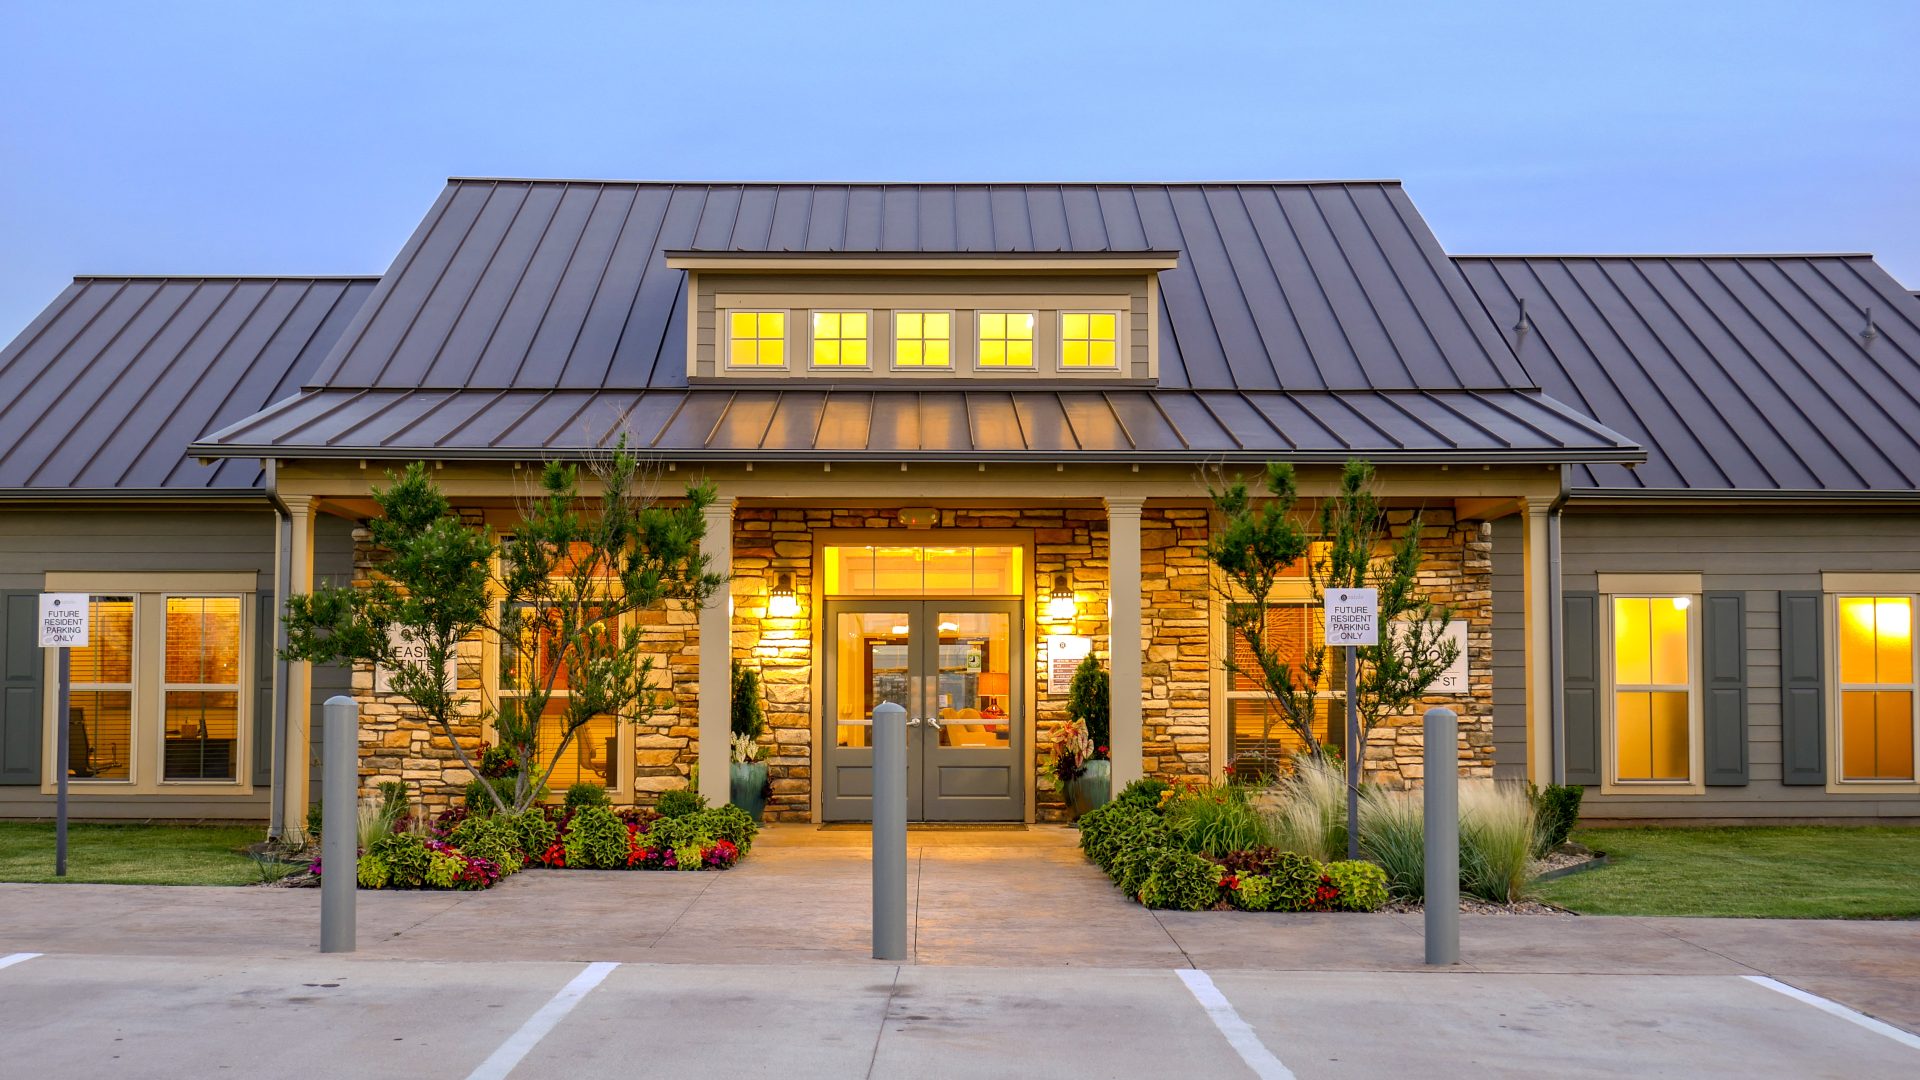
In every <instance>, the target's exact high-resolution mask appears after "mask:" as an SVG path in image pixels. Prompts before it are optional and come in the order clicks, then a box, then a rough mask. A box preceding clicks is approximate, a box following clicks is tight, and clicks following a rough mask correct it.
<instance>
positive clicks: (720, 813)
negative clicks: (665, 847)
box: [648, 803, 760, 855]
mask: <svg viewBox="0 0 1920 1080" xmlns="http://www.w3.org/2000/svg"><path fill="white" fill-rule="evenodd" d="M692 816H693V817H695V818H697V819H698V820H699V822H700V824H701V826H702V827H703V828H705V829H706V831H707V832H709V833H711V834H712V836H713V838H714V839H715V840H725V841H727V842H729V843H731V844H732V845H733V846H734V847H736V848H739V849H740V854H742V855H745V854H746V853H747V852H748V851H749V850H751V849H752V848H753V838H754V837H755V836H758V835H759V834H760V826H759V825H758V824H756V823H755V822H754V820H753V815H752V814H749V813H747V812H746V811H745V810H742V809H740V808H739V807H737V806H735V805H733V804H732V803H728V804H727V805H725V806H715V807H712V808H711V809H707V810H702V811H700V812H699V813H698V814H695V815H692ZM648 846H652V845H648Z"/></svg>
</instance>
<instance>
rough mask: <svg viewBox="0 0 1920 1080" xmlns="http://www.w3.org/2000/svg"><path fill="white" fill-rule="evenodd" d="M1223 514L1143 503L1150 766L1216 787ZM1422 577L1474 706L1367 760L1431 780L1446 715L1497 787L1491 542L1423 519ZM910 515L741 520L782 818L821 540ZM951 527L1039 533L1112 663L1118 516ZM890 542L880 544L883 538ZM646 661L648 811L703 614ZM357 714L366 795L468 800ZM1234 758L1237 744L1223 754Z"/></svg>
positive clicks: (1397, 732)
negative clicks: (650, 695) (1110, 556)
mask: <svg viewBox="0 0 1920 1080" xmlns="http://www.w3.org/2000/svg"><path fill="white" fill-rule="evenodd" d="M1209 515H1210V511H1208V510H1206V509H1204V508H1200V507H1161V506H1151V505H1150V506H1148V507H1147V508H1146V509H1145V511H1144V512H1143V514H1142V518H1141V537H1140V547H1141V551H1140V557H1141V578H1142V581H1141V587H1142V593H1143V595H1142V604H1141V624H1142V625H1141V633H1142V638H1143V642H1144V645H1145V649H1146V655H1145V657H1144V664H1143V669H1142V674H1143V678H1144V683H1145V686H1144V690H1145V697H1144V700H1143V702H1142V709H1141V713H1142V725H1143V735H1144V744H1145V745H1144V753H1143V758H1144V760H1143V765H1144V768H1145V771H1146V772H1147V773H1148V774H1149V775H1153V776H1159V777H1161V778H1163V779H1169V780H1172V779H1176V778H1179V777H1183V776H1189V777H1208V776H1211V775H1212V773H1213V769H1214V755H1215V751H1214V747H1213V745H1212V732H1213V716H1212V700H1213V695H1214V692H1215V688H1216V686H1217V673H1216V671H1215V668H1216V666H1217V664H1218V655H1219V651H1218V649H1217V648H1216V642H1217V641H1218V640H1219V635H1221V634H1222V633H1223V631H1222V630H1221V628H1220V625H1219V622H1218V619H1217V615H1218V613H1217V612H1216V611H1215V610H1214V607H1215V605H1214V603H1213V598H1212V595H1211V590H1210V586H1209V576H1210V571H1209V566H1208V562H1207V555H1206V543H1207V538H1208V535H1209V531H1210V517H1209ZM1412 517H1413V512H1412V511H1407V510H1396V511H1391V512H1390V514H1389V522H1390V524H1391V526H1392V528H1393V530H1394V532H1395V535H1400V534H1401V533H1403V532H1404V530H1405V528H1406V526H1407V524H1408V523H1409V522H1410V521H1411V520H1412ZM1423 521H1424V524H1425V529H1426V533H1425V536H1424V538H1423V540H1422V548H1423V551H1424V558H1423V560H1422V563H1421V568H1420V582H1421V587H1422V588H1423V589H1426V590H1428V591H1429V592H1430V593H1431V595H1433V597H1434V598H1435V599H1436V600H1437V601H1439V602H1441V603H1443V604H1448V605H1450V606H1452V607H1453V608H1454V609H1455V617H1456V618H1463V619H1467V620H1469V631H1468V644H1469V650H1468V651H1469V667H1470V671H1471V679H1470V684H1469V689H1470V693H1469V694H1466V695H1458V696H1436V697H1432V698H1429V699H1428V700H1426V701H1424V702H1423V703H1422V704H1421V705H1420V706H1419V707H1418V708H1416V709H1415V710H1414V711H1413V712H1412V713H1411V714H1409V715H1407V716H1404V717H1401V718H1398V719H1397V720H1396V721H1394V722H1393V723H1392V724H1391V725H1390V726H1389V728H1388V729H1387V730H1385V731H1381V732H1376V733H1375V737H1374V739H1373V742H1372V744H1371V745H1370V746H1369V749H1368V756H1367V761H1368V770H1369V777H1370V778H1371V779H1373V780H1374V781H1376V782H1380V783H1387V784H1404V783H1407V782H1410V781H1415V780H1418V779H1419V777H1420V775H1421V749H1420V725H1419V717H1420V714H1421V712H1423V711H1424V709H1425V708H1426V707H1427V706H1428V705H1446V706H1448V707H1450V708H1453V709H1455V710H1456V711H1458V712H1459V714H1460V727H1461V741H1462V747H1461V766H1462V772H1463V773H1464V774H1466V775H1471V776H1487V775H1491V773H1492V766H1493V678H1492V655H1493V650H1492V533H1491V528H1490V527H1489V526H1488V525H1487V524H1486V523H1484V522H1474V521H1469V522H1455V521H1454V519H1453V515H1452V514H1451V512H1449V511H1428V512H1426V513H1425V515H1424V516H1423ZM902 528H903V526H902V525H901V524H900V523H899V511H898V509H897V508H852V509H847V508H842V509H827V508H823V509H808V508H770V507H754V506H745V507H741V508H739V509H738V510H736V511H735V519H734V563H733V568H732V571H733V575H734V578H733V584H732V590H733V595H734V619H733V640H732V642H731V647H732V650H733V655H734V657H735V658H736V659H738V660H741V661H743V662H747V663H751V664H756V665H758V666H759V668H760V670H761V673H762V676H763V679H764V682H765V688H766V697H767V719H768V735H767V738H766V742H767V744H768V745H769V748H770V752H769V754H768V756H767V759H766V760H767V762H768V764H769V770H768V771H769V773H770V776H771V781H772V787H773V796H772V798H771V799H770V800H769V802H768V805H767V815H768V819H769V820H775V821H807V820H810V818H811V815H812V793H813V788H812V785H813V780H814V751H815V747H814V710H815V705H816V703H815V702H814V700H813V664H814V659H815V658H814V655H813V652H814V649H813V639H814V629H815V628H814V624H813V617H814V610H813V599H812V597H813V575H814V566H813V550H814V548H813V533H814V531H815V530H818V529H833V530H872V531H874V532H875V533H876V534H878V533H881V532H884V531H889V530H900V529H902ZM939 528H940V529H942V530H951V534H952V537H953V541H954V542H955V543H960V542H964V541H965V533H966V531H967V530H969V529H1018V530H1031V531H1032V534H1033V539H1034V548H1033V565H1032V567H1031V574H1032V578H1033V586H1032V589H1033V594H1034V596H1035V597H1036V598H1037V599H1038V606H1039V607H1042V608H1043V607H1044V603H1045V598H1046V596H1047V594H1048V592H1049V591H1050V590H1051V588H1052V583H1053V575H1054V574H1056V573H1066V574H1067V575H1068V576H1069V580H1070V581H1071V582H1072V585H1073V590H1074V595H1075V598H1076V600H1077V601H1078V604H1079V613H1078V616H1077V617H1076V619H1075V621H1074V625H1073V627H1072V632H1073V633H1075V634H1080V635H1086V636H1090V637H1092V638H1093V639H1094V643H1095V655H1096V656H1097V657H1099V658H1100V659H1101V661H1102V662H1105V661H1106V660H1107V652H1106V631H1107V626H1106V596H1107V519H1106V512H1105V511H1104V510H1102V509H1097V508H1088V509H1080V508H1069V507H1049V508H1037V509H1031V508H1030V509H994V508H981V509H955V510H943V511H941V517H940V524H939ZM878 539H880V537H879V536H878V535H876V540H878ZM354 542H355V552H354V580H355V581H356V582H365V581H366V580H368V574H369V572H370V570H371V568H372V559H373V551H372V547H371V544H370V543H369V540H368V534H367V532H366V531H365V530H364V529H361V530H356V531H355V533H354ZM783 572H784V573H791V574H792V575H793V585H794V591H795V592H796V594H798V595H799V597H800V598H801V610H800V613H799V615H798V616H796V617H795V618H791V619H773V618H770V617H768V616H767V614H766V595H767V590H768V589H769V588H770V587H771V586H772V584H773V582H774V580H775V578H776V575H778V574H780V573H783ZM1041 615H1042V612H1041V611H1040V610H1031V611H1029V613H1028V625H1029V627H1030V631H1029V638H1030V644H1029V648H1030V650H1031V655H1032V664H1033V672H1034V678H1035V682H1036V691H1037V693H1036V701H1035V702H1034V707H1033V716H1034V726H1033V730H1032V731H1031V732H1030V734H1029V737H1030V739H1031V742H1030V744H1029V746H1028V751H1029V758H1030V763H1031V769H1032V772H1031V775H1032V776H1033V778H1034V784H1033V786H1032V787H1031V788H1030V789H1029V790H1030V793H1031V797H1032V798H1033V799H1034V800H1035V816H1036V818H1037V819H1039V820H1043V821H1045V820H1058V819H1060V818H1062V817H1063V816H1064V813H1063V808H1062V805H1061V802H1060V798H1059V796H1058V794H1057V793H1055V792H1054V791H1052V790H1051V788H1050V786H1048V784H1047V782H1046V781H1045V780H1044V779H1042V777H1043V776H1044V772H1045V759H1046V752H1047V745H1048V740H1049V739H1050V738H1051V734H1052V732H1053V731H1054V729H1055V728H1057V726H1058V725H1059V724H1060V722H1061V721H1062V720H1063V719H1064V718H1065V705H1066V701H1065V696H1064V695H1059V696H1055V695H1052V694H1049V693H1048V692H1047V687H1046V671H1045V638H1046V633H1047V631H1048V630H1049V629H1052V627H1050V626H1049V624H1048V623H1047V622H1046V621H1045V620H1044V619H1043V618H1042V617H1041ZM639 621H640V624H641V625H642V626H644V627H646V629H647V634H648V637H649V646H648V651H649V652H652V653H654V654H655V655H656V656H658V657H659V658H660V660H661V661H662V662H663V663H664V664H665V666H666V668H667V670H668V671H669V672H670V674H671V679H672V693H673V696H674V704H673V705H672V706H671V707H669V708H667V709H665V710H663V711H662V712H660V713H659V714H658V715H657V716H656V717H655V719H654V722H653V723H650V724H647V725H644V726H642V727H640V728H639V729H638V730H635V732H634V773H635V776H634V781H633V785H632V788H631V790H632V799H633V801H636V802H641V803H646V802H650V801H652V798H653V797H654V796H655V795H657V794H658V793H659V792H660V791H663V790H667V789H670V788H678V787H683V786H685V785H686V784H687V783H688V780H689V777H690V774H691V772H692V766H693V764H694V763H695V761H697V760H698V747H697V738H698V699H699V689H700V687H699V648H700V643H699V641H698V634H697V632H696V625H695V624H696V621H697V620H696V615H695V613H694V612H692V611H689V610H680V609H673V610H656V611H651V612H646V613H643V615H642V616H641V618H640V620H639ZM459 674H460V689H461V690H462V691H463V692H465V693H467V694H468V695H470V697H471V699H472V700H474V701H478V700H479V696H480V692H481V678H482V652H481V647H480V643H479V642H478V641H477V640H476V641H471V642H468V643H467V644H466V646H465V647H464V648H463V649H462V654H461V661H460V671H459ZM353 685H354V693H355V696H356V697H357V698H358V699H359V700H360V703H361V731H360V744H361V771H362V784H363V787H364V788H366V789H369V790H371V789H372V788H373V787H374V786H375V785H377V784H378V783H380V782H381V781H383V780H405V781H407V782H408V783H409V784H410V786H412V787H413V788H414V790H415V791H416V793H417V797H418V798H420V799H421V800H422V801H423V802H424V803H426V805H428V806H431V807H436V808H437V807H442V806H446V805H449V804H451V803H453V802H457V801H458V799H459V798H460V795H461V792H462V790H463V789H464V788H465V786H466V784H467V782H468V780H469V779H471V777H470V775H469V774H468V773H467V772H466V771H465V770H464V769H463V768H462V767H461V766H460V763H459V759H458V758H457V757H456V755H455V754H454V752H453V751H452V749H451V748H449V747H448V746H447V745H446V744H445V741H444V740H443V739H441V738H440V737H439V735H438V734H437V733H430V732H429V731H428V730H427V728H426V727H425V726H424V725H422V724H420V723H417V722H414V721H410V720H407V719H406V718H404V717H403V716H402V715H401V711H400V708H399V706H398V704H397V702H396V699H392V698H389V697H386V696H376V695H375V694H373V692H372V689H373V673H372V671H371V670H370V669H366V668H362V669H360V670H358V671H356V672H355V673H354V683H353ZM459 735H460V738H461V740H462V742H463V744H464V745H466V746H467V747H468V749H469V752H470V753H473V752H477V748H478V746H479V745H480V742H481V732H480V725H479V723H478V721H477V720H476V721H474V722H473V723H471V724H469V725H466V726H463V727H462V728H460V729H459ZM1220 753H1221V754H1222V756H1224V754H1225V748H1224V747H1222V748H1220Z"/></svg>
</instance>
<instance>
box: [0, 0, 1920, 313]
mask: <svg viewBox="0 0 1920 1080" xmlns="http://www.w3.org/2000/svg"><path fill="white" fill-rule="evenodd" d="M1917 48H1920V3H1913V2H1911V0H1884V2H1877V3H1873V2H1822V3H1817V4H1815V3H1805V2H1800V3H1761V2H1754V0H1745V2H1739V3H1729V2H1719V0H1693V2H1687V3H1679V2H1675V3H1635V2H1617V3H1608V4H1578V5H1575V4H1556V3H1543V2H1541V0H1530V2H1527V3H1511V4H1510V3H1465V2H1460V3H1435V2H1432V0H1426V2H1412V0H1406V2H1392V3H1389V2H1384V0H1383V2H1378V3H1367V2H1338V3H1336V2H1332V0H1317V2H1311V3H1297V2H1286V3H1263V4H1247V5H1237V4H1216V3H1207V2H1205V0H1180V2H1172V3H1168V2H1164V0H1162V2H1159V3H1151V4H1130V3H1107V4H1090V5H1077V4H1058V3H1047V2H1044V0H1042V2H1034V0H1026V2H1020V3H1000V2H997V0H972V2H968V3H964V4H951V5H949V4H944V3H932V2H913V0H907V2H898V0H895V2H888V3H877V4H853V3H848V4H803V3H799V2H788V3H776V4H759V3H729V4H679V5H672V6H665V5H659V4H652V3H640V2H632V3H609V4H599V5H589V4H573V3H533V4H530V3H525V2H521V3H514V4H498V5H496V4H490V3H480V2H472V3H460V4H434V3H421V2H403V3H396V2H392V0H387V2H382V3H357V2H346V0H335V2H329V3H326V4H264V3H232V4H213V3H192V2H182V3H165V4H156V3H151V2H148V3H140V4H126V5H119V4H99V3H84V4H83V3H73V4H46V3H39V4H27V3H24V2H22V0H5V3H0V166H4V167H0V340H4V339H6V338H10V337H11V336H12V335H13V334H14V333H15V332H17V331H18V329H19V328H20V327H22V326H24V325H25V324H26V322H27V321H28V320H29V319H30V318H32V316H33V314H34V313H35V312H36V311H38V310H39V309H40V308H41V307H42V306H43V305H45V304H46V302H47V301H48V300H50V299H51V298H52V297H53V296H54V295H55V294H57V293H58V292H59V290H60V289H61V287H62V286H63V285H64V284H65V283H66V281H67V279H68V278H69V277H71V276H72V275H74V274H76V273H291V274H300V273H363V272H378V271H381V270H383V269H385V268H386V266H387V263H388V262H389V261H390V260H391V259H392V257H393V254H394V252H396V251H397V250H398V249H399V247H400V245H401V243H402V242H404V240H405V239H406V237H407V234H408V232H409V231H410V230H411V229H412V227H413V226H414V224H415V223H416V222H417V221H418V219H419V218H420V216H421V215H422V214H423V213H424V212H425V210H426V208H427V206H428V204H429V203H430V202H431V201H432V200H433V198H434V196H435V195H436V194H437V193H438V191H439V188H440V185H441V182H442V181H443V180H444V179H445V177H447V176H449V175H505V176H576V177H615V178H635V177H642V178H666V179H672V178H693V179H719V178H727V179H733V178H744V179H822V180H831V179H875V180H879V179H900V180H1014V179H1025V180H1054V179H1060V180H1085V179H1103V180H1136V179H1252V178H1281V179H1288V178H1324V177H1382V176H1392V177H1399V178H1402V179H1404V180H1405V181H1406V183H1407V188H1408V191H1409V193H1410V194H1411V195H1412V197H1413V199H1414V201H1415V203H1416V204H1417V205H1418V206H1419V207H1420V208H1421V210H1422V211H1423V212H1424V213H1425V214H1426V217H1427V220H1428V221H1429V223H1430V224H1431V225H1432V226H1433V228H1434V229H1435V231H1436V232H1437V233H1438V234H1439V236H1440V239H1441V241H1442V243H1444V244H1445V245H1446V246H1447V247H1448V248H1449V249H1450V250H1452V251H1454V252H1459V253H1469V252H1490V251H1687V250H1712V251H1781V250H1816V251H1857V250H1867V251H1873V252H1876V253H1878V254H1879V255H1880V257H1881V259H1882V261H1883V262H1884V263H1885V264H1886V265H1887V267H1888V268H1889V269H1891V270H1892V271H1893V272H1894V274H1895V276H1897V277H1899V278H1900V279H1901V280H1902V281H1903V282H1905V283H1907V284H1908V285H1910V286H1914V287H1920V183H1916V181H1920V137H1916V136H1920V94H1916V90H1920V64H1916V63H1915V62H1914V55H1915V51H1916V49H1917Z"/></svg>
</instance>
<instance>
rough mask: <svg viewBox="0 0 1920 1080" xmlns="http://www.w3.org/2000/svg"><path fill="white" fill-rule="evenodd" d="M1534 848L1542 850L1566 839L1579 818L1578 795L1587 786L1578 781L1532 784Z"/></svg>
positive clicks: (1539, 852) (1541, 851) (1539, 851)
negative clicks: (1575, 782) (1572, 782)
mask: <svg viewBox="0 0 1920 1080" xmlns="http://www.w3.org/2000/svg"><path fill="white" fill-rule="evenodd" d="M1528 793H1529V794H1530V795H1532V796H1533V816H1534V835H1535V840H1534V849H1535V852H1534V853H1535V854H1545V853H1546V852H1549V851H1552V850H1553V849H1554V848H1557V847H1559V846H1560V845H1561V844H1564V843H1566V842H1567V837H1569V836H1571V835H1573V826H1574V824H1575V823H1577V822H1578V821H1579V820H1580V799H1581V797H1582V796H1584V795H1585V794H1586V793H1587V789H1586V788H1583V787H1581V786H1579V785H1578V784H1549V785H1547V786H1546V787H1543V788H1532V789H1530V791H1529V792H1528Z"/></svg>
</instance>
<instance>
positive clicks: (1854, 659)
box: [1834, 594, 1920, 784]
mask: <svg viewBox="0 0 1920 1080" xmlns="http://www.w3.org/2000/svg"><path fill="white" fill-rule="evenodd" d="M1914 601H1915V597H1914V596H1913V595H1911V594H1909V595H1904V596H1903V595H1893V596H1888V595H1840V596H1836V597H1835V598H1834V611H1835V613H1836V616H1837V617H1836V619H1835V628H1834V636H1835V644H1836V647H1837V656H1836V661H1837V662H1836V664H1835V668H1836V673H1837V679H1836V693H1837V695H1838V699H1839V709H1838V712H1837V718H1836V723H1835V735H1836V736H1837V741H1838V744H1839V745H1838V747H1837V752H1836V753H1835V755H1834V761H1835V762H1836V764H1837V767H1838V768H1837V773H1836V779H1837V780H1838V781H1839V782H1840V783H1842V784H1846V783H1911V782H1912V781H1913V780H1914V779H1915V776H1916V773H1915V767H1914V766H1915V762H1914V743H1915V730H1916V726H1920V719H1917V717H1916V711H1915V703H1916V700H1917V699H1920V686H1916V683H1915V670H1916V668H1917V667H1920V664H1917V663H1916V660H1915V655H1914V640H1913V610H1914Z"/></svg>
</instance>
